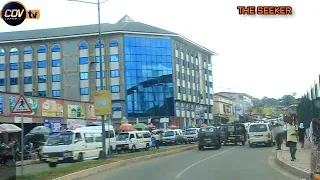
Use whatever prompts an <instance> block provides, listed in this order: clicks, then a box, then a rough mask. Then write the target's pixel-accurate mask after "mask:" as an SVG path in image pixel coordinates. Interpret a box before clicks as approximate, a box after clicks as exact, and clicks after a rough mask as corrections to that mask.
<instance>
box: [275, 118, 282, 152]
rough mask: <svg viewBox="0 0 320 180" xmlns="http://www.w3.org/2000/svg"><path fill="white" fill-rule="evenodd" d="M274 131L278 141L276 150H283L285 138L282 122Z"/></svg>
mask: <svg viewBox="0 0 320 180" xmlns="http://www.w3.org/2000/svg"><path fill="white" fill-rule="evenodd" d="M274 133H275V139H276V143H277V149H276V150H281V145H282V142H283V138H282V133H283V127H281V125H280V124H277V127H276V128H275V129H274Z"/></svg>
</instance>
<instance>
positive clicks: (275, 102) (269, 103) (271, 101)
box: [261, 96, 279, 106]
mask: <svg viewBox="0 0 320 180" xmlns="http://www.w3.org/2000/svg"><path fill="white" fill-rule="evenodd" d="M261 102H262V103H263V104H264V105H265V106H275V105H278V104H279V101H278V100H277V99H275V98H268V97H267V96H265V97H263V98H262V99H261Z"/></svg>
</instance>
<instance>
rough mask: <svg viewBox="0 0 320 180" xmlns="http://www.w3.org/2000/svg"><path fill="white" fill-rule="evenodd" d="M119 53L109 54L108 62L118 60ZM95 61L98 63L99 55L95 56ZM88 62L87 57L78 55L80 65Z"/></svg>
mask: <svg viewBox="0 0 320 180" xmlns="http://www.w3.org/2000/svg"><path fill="white" fill-rule="evenodd" d="M119 59H120V58H119V54H113V55H110V62H119ZM94 62H95V63H99V62H100V56H96V57H95V61H94ZM102 62H104V56H102ZM88 63H89V57H80V58H79V64H80V65H85V64H88Z"/></svg>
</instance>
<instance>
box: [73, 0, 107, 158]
mask: <svg viewBox="0 0 320 180" xmlns="http://www.w3.org/2000/svg"><path fill="white" fill-rule="evenodd" d="M69 1H74V2H80V3H86V4H95V5H97V8H98V31H99V59H100V61H99V66H100V90H104V88H103V71H102V67H103V66H102V60H103V55H102V47H101V46H102V37H101V21H100V19H101V16H100V4H102V3H104V2H106V1H107V0H105V1H102V2H100V0H98V2H96V3H95V2H88V1H82V0H69ZM101 122H102V123H101V125H102V139H103V140H102V154H103V157H105V156H106V152H107V149H106V141H105V139H106V127H105V120H104V115H102V116H101ZM109 126H110V124H108V134H109ZM109 146H110V136H109ZM109 150H110V149H109ZM110 154H111V153H110Z"/></svg>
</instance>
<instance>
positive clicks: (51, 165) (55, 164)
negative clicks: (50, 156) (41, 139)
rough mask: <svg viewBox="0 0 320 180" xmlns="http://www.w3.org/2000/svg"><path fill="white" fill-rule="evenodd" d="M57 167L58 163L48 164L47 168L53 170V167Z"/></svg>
mask: <svg viewBox="0 0 320 180" xmlns="http://www.w3.org/2000/svg"><path fill="white" fill-rule="evenodd" d="M57 165H58V163H52V162H50V163H49V167H51V168H55V167H57Z"/></svg>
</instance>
